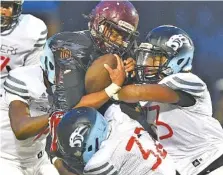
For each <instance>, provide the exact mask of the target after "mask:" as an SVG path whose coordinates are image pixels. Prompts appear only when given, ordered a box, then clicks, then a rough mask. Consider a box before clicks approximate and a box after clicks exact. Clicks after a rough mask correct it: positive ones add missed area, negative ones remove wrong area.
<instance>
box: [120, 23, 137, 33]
mask: <svg viewBox="0 0 223 175" xmlns="http://www.w3.org/2000/svg"><path fill="white" fill-rule="evenodd" d="M118 25H119V26H120V27H124V28H126V29H128V30H131V31H135V27H134V26H133V25H131V24H129V23H127V22H125V21H122V20H119V21H118Z"/></svg>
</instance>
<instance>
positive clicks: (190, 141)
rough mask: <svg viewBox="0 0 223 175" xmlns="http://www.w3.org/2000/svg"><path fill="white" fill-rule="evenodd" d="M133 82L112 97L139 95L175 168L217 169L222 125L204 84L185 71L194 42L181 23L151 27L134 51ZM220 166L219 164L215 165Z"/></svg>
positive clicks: (186, 174)
mask: <svg viewBox="0 0 223 175" xmlns="http://www.w3.org/2000/svg"><path fill="white" fill-rule="evenodd" d="M136 57H137V68H136V72H137V79H138V83H141V85H140V84H137V85H128V86H125V87H122V89H121V90H120V91H119V93H118V94H117V95H115V96H114V98H115V99H119V100H122V101H125V102H129V103H132V102H139V101H141V105H142V108H143V109H144V110H145V111H146V113H147V116H146V117H147V122H149V123H150V121H151V119H153V120H154V122H155V124H156V126H157V136H158V141H160V143H161V144H162V145H163V146H164V148H165V149H166V150H167V152H168V153H169V154H170V155H171V156H172V158H173V159H174V161H175V163H176V164H177V166H176V167H177V169H178V171H179V173H180V174H183V175H194V174H199V175H203V174H208V173H210V172H211V173H210V174H218V173H220V172H218V173H217V172H216V173H215V171H221V173H220V174H223V170H222V169H223V129H222V127H221V125H220V123H219V122H218V121H217V120H216V119H214V118H213V117H212V105H211V98H210V94H209V91H208V89H207V85H206V84H205V83H204V82H203V81H202V80H201V79H200V78H199V77H198V76H196V75H195V74H193V73H191V70H192V61H193V57H194V44H193V41H192V40H191V38H190V37H189V35H188V34H187V33H186V32H184V31H183V30H182V29H180V28H178V27H175V26H170V25H163V26H159V27H157V28H155V29H153V30H152V31H151V32H149V34H148V35H147V37H146V40H145V43H142V44H141V45H140V47H139V49H138V51H137V56H136ZM220 169H221V170H220Z"/></svg>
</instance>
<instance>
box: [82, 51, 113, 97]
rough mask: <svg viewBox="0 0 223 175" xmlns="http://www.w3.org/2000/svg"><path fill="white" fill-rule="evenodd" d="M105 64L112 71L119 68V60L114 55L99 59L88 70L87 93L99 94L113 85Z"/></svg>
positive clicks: (86, 79) (86, 78) (86, 76)
mask: <svg viewBox="0 0 223 175" xmlns="http://www.w3.org/2000/svg"><path fill="white" fill-rule="evenodd" d="M104 64H107V65H109V66H110V67H111V68H112V69H114V68H116V67H117V60H116V57H115V56H114V55H113V54H106V55H103V56H101V57H99V58H97V59H96V60H95V61H94V62H93V63H92V65H91V66H90V67H89V68H88V70H87V72H86V75H85V89H86V93H87V94H89V93H93V92H98V91H101V90H103V89H105V88H106V87H107V86H109V85H110V84H111V79H110V77H109V73H108V72H107V70H106V69H105V68H104Z"/></svg>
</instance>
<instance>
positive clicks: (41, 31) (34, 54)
mask: <svg viewBox="0 0 223 175" xmlns="http://www.w3.org/2000/svg"><path fill="white" fill-rule="evenodd" d="M35 21H36V24H35V25H36V28H37V29H35V30H33V39H34V45H33V50H31V51H30V52H29V53H28V54H27V55H26V56H25V62H24V65H25V66H27V65H35V64H39V63H40V56H41V55H42V54H43V47H44V46H45V44H46V39H47V33H48V30H47V27H46V25H45V23H44V22H43V21H42V20H40V19H37V18H36V19H35ZM31 39H32V38H31Z"/></svg>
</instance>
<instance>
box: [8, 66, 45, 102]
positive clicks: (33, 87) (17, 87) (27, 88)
mask: <svg viewBox="0 0 223 175" xmlns="http://www.w3.org/2000/svg"><path fill="white" fill-rule="evenodd" d="M4 89H5V91H6V94H7V95H6V96H7V100H8V102H9V104H10V102H12V101H14V100H20V101H23V102H25V103H28V101H29V100H30V99H31V98H32V99H38V98H39V97H40V96H41V95H42V94H43V93H44V92H45V90H46V87H45V85H44V83H43V75H42V70H41V68H40V67H39V66H26V67H21V68H17V69H14V70H12V71H10V72H9V75H8V77H7V78H6V80H5V82H4Z"/></svg>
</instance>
